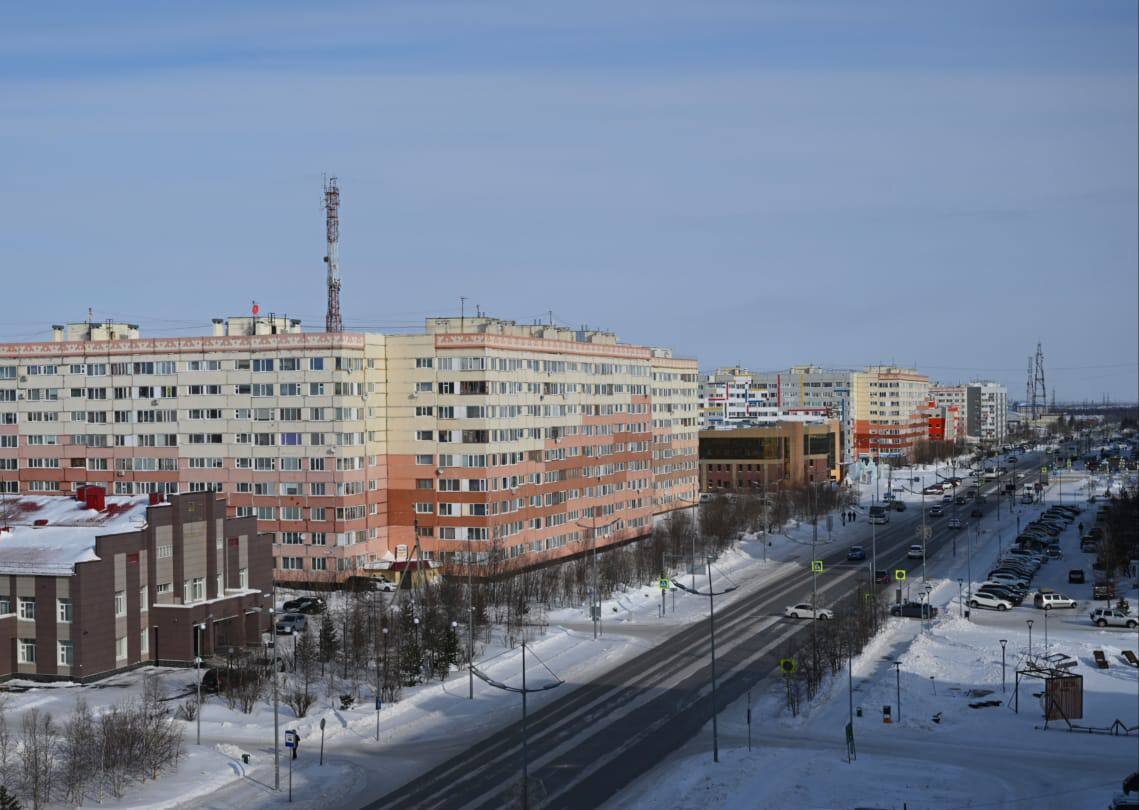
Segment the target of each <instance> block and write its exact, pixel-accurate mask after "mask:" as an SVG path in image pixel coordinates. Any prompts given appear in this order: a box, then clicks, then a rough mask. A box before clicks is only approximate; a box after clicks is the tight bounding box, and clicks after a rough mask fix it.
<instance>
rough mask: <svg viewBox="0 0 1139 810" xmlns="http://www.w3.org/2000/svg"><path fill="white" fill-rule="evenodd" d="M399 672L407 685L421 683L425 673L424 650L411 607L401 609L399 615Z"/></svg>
mask: <svg viewBox="0 0 1139 810" xmlns="http://www.w3.org/2000/svg"><path fill="white" fill-rule="evenodd" d="M399 672H400V677H401V678H402V680H403V683H404V684H405V685H406V686H415V685H416V684H417V683H419V678H420V676H421V675H422V673H423V650H422V649H421V648H420V646H419V633H418V632H417V630H416V625H415V617H414V615H412V611H411V610H410V609H408V610H403V611H401V613H400V617H399Z"/></svg>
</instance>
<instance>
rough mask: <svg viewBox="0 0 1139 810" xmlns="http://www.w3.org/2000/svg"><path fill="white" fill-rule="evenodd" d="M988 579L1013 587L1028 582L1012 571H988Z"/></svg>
mask: <svg viewBox="0 0 1139 810" xmlns="http://www.w3.org/2000/svg"><path fill="white" fill-rule="evenodd" d="M989 579H990V580H991V581H993V582H997V583H1004V584H1013V585H1027V584H1028V580H1027V579H1026V578H1024V577H1022V576H1020V575H1018V574H1015V573H1013V572H1012V571H990V572H989Z"/></svg>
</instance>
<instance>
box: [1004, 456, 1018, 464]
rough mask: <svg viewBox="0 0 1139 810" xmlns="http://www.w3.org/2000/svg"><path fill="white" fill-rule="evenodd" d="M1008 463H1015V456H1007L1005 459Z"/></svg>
mask: <svg viewBox="0 0 1139 810" xmlns="http://www.w3.org/2000/svg"><path fill="white" fill-rule="evenodd" d="M1005 461H1007V462H1008V463H1009V464H1016V456H1009V457H1008V458H1006V459H1005Z"/></svg>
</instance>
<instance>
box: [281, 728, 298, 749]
mask: <svg viewBox="0 0 1139 810" xmlns="http://www.w3.org/2000/svg"><path fill="white" fill-rule="evenodd" d="M299 741H300V737H299V736H298V735H297V732H295V731H293V730H292V729H286V730H285V747H286V748H296V747H297V743H298V742H299Z"/></svg>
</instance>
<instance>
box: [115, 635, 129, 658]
mask: <svg viewBox="0 0 1139 810" xmlns="http://www.w3.org/2000/svg"><path fill="white" fill-rule="evenodd" d="M126 657H127V637H126V636H119V637H118V638H116V639H115V660H116V661H122V660H124V659H125V658H126Z"/></svg>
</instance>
